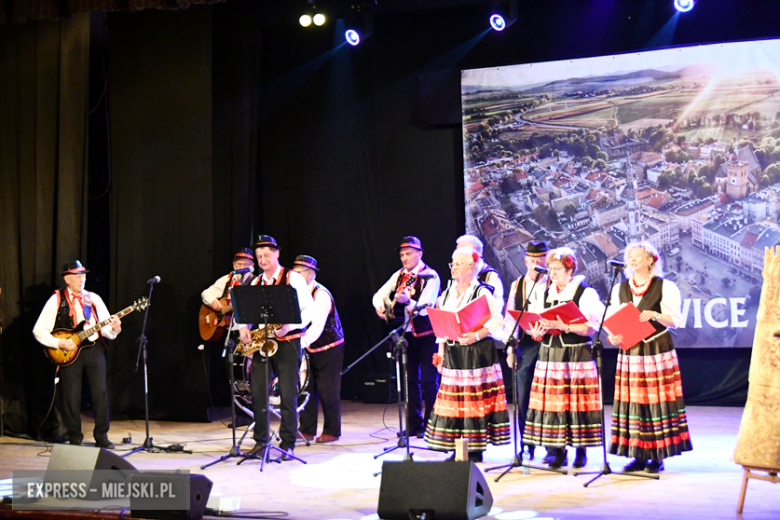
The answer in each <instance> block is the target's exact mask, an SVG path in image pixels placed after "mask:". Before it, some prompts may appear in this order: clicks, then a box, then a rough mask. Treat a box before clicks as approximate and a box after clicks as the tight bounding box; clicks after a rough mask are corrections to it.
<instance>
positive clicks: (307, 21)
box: [298, 14, 311, 27]
mask: <svg viewBox="0 0 780 520" xmlns="http://www.w3.org/2000/svg"><path fill="white" fill-rule="evenodd" d="M298 22H299V23H300V24H301V25H302V26H303V27H308V26H310V25H311V15H308V14H304V15H301V17H300V18H298Z"/></svg>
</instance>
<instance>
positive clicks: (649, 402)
mask: <svg viewBox="0 0 780 520" xmlns="http://www.w3.org/2000/svg"><path fill="white" fill-rule="evenodd" d="M625 256H626V270H625V271H624V272H625V274H626V277H628V281H625V282H623V283H621V284H620V285H618V286H616V287H615V288H614V289H613V291H612V299H611V302H612V304H611V305H610V308H609V311H608V313H609V314H611V313H613V312H615V311H617V310H618V309H619V308H620V307H622V306H623V305H625V304H627V303H628V302H633V303H634V305H636V306H637V308H638V309H639V310H640V311H641V314H640V315H639V320H640V321H643V322H647V321H649V322H650V324H651V325H652V326H653V327H654V328H655V330H656V332H655V334H653V335H651V336H650V337H648V338H646V339H644V340H642V341H640V342H639V343H637V344H636V345H634V346H633V347H631V348H630V349H628V350H623V349H620V350H619V351H618V358H617V372H616V374H615V401H614V405H613V406H612V443H611V444H610V447H609V452H610V453H612V454H615V455H622V456H624V457H633V458H634V460H633V461H632V462H631V463H630V464H628V465H627V466H626V467H625V470H626V471H641V470H643V469H644V470H647V472H648V473H658V472H659V471H662V470H663V469H664V463H663V461H664V459H665V458H667V457H673V456H674V455H679V454H680V453H682V452H683V451H690V450H691V449H692V448H691V437H690V434H689V432H688V420H687V418H686V415H685V403H684V402H683V393H682V382H681V380H680V365H679V363H678V361H677V352H676V351H675V350H674V343H673V342H672V335H671V333H670V332H669V329H670V328H674V327H679V326H681V325H682V324H683V323H682V314H681V301H682V299H681V297H680V289H679V288H678V287H677V286H676V285H675V284H674V283H673V282H671V281H670V280H664V279H663V278H662V277H663V265H662V260H661V258H660V257H659V256H658V250H656V248H655V246H653V245H652V244H649V243H647V242H639V243H632V244H629V245H628V246H627V247H626V251H625ZM608 339H609V342H610V343H612V344H613V345H617V344H619V343H621V342H622V340H623V337H622V336H619V335H618V336H612V335H610V336H609V337H608Z"/></svg>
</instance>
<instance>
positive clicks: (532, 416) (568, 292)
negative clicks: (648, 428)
mask: <svg viewBox="0 0 780 520" xmlns="http://www.w3.org/2000/svg"><path fill="white" fill-rule="evenodd" d="M547 270H548V272H549V277H550V281H551V283H550V285H549V287H548V288H547V290H546V291H545V293H544V298H543V299H542V302H541V304H540V305H537V306H536V308H534V309H531V310H532V311H533V312H540V311H542V310H544V309H545V308H549V307H553V306H555V305H558V304H562V303H566V302H574V304H575V305H577V307H579V309H580V312H582V314H583V315H585V317H586V318H587V321H586V322H585V323H578V324H567V323H564V322H563V321H561V320H560V318H558V317H556V319H555V320H540V321H538V322H536V323H535V324H534V327H533V329H532V330H531V334H532V335H533V337H534V339H537V340H541V347H540V348H539V360H538V361H537V362H536V368H535V370H534V381H533V384H532V386H531V399H530V402H529V406H528V416H527V418H526V423H525V438H524V439H523V442H524V443H526V444H536V445H541V446H544V447H546V448H548V449H550V451H551V452H552V454H553V455H552V457H548V458H546V459H545V460H546V461H548V462H549V464H550V467H551V468H560V467H561V466H565V465H566V464H567V463H568V458H567V454H566V446H567V445H568V446H573V447H575V448H576V456H575V459H574V464H573V467H575V468H581V467H583V466H584V465H585V464H586V463H587V460H588V459H587V456H586V452H585V448H586V447H587V446H601V443H602V438H601V423H602V411H601V396H600V394H599V381H598V372H597V371H596V365H595V363H594V362H593V359H592V357H591V345H592V341H591V336H592V335H593V334H594V333H595V332H596V330H597V327H598V325H597V324H598V323H599V320H600V319H601V315H602V313H603V312H604V304H603V303H601V299H600V298H599V295H598V293H597V292H596V291H595V289H593V288H592V287H589V286H588V284H587V283H585V277H584V276H581V275H577V276H575V275H574V273H576V272H577V256H576V254H575V253H574V251H573V250H572V249H570V248H568V247H559V248H558V249H553V250H552V251H550V252H549V253H547Z"/></svg>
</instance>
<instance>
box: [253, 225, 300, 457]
mask: <svg viewBox="0 0 780 520" xmlns="http://www.w3.org/2000/svg"><path fill="white" fill-rule="evenodd" d="M255 256H256V257H257V264H258V266H259V267H260V269H261V270H262V271H263V272H262V273H261V274H260V275H259V276H257V277H256V278H255V279H254V280H252V285H258V284H260V285H290V286H292V287H293V288H294V289H295V292H296V293H297V295H298V306H299V307H300V311H301V323H288V324H283V325H282V328H280V329H279V330H277V331H276V333H275V336H276V338H275V341H276V342H277V343H278V344H279V350H278V351H277V353H276V354H275V355H273V356H272V357H270V358H268V362H269V363H270V366H269V367H268V369H269V370H268V376H269V377H270V376H271V375H272V374H273V373H276V375H277V377H278V378H279V393H280V398H281V405H280V409H281V410H280V411H281V417H282V425H281V428H280V430H279V436H280V437H281V439H282V442H281V444H280V446H279V447H280V448H281V449H282V450H285V451H286V452H287V453H285V454H284V455H282V460H291V459H292V457H291V455H294V451H293V450H294V449H295V441H296V439H297V437H298V404H297V398H298V371H299V370H300V362H301V339H300V338H301V336H302V335H303V325H304V324H306V323H310V322H311V320H312V315H313V312H314V301H313V300H312V297H311V293H310V292H309V288H308V287H307V286H306V280H304V278H303V276H301V275H300V274H298V273H296V272H295V271H293V270H291V269H287V268H286V267H282V266H281V265H279V245H278V244H277V243H276V240H275V239H274V237H272V236H269V235H260V237H259V238H258V240H257V243H256V244H255ZM251 326H252V325H245V324H242V325H240V328H239V336H240V338H241V341H242V342H244V343H246V344H249V343H251V341H252V338H251V337H250V334H249V328H250V327H251ZM257 326H258V327H259V326H261V325H259V324H258V325H257ZM249 381H250V387H251V391H252V411H253V412H254V415H255V430H254V439H255V442H256V443H257V445H256V446H255V447H254V448H252V450H250V452H249V453H250V454H252V455H254V454H256V453H258V452H259V451H262V450H263V448H265V445H266V444H268V443H269V442H271V440H270V439H269V438H268V391H269V389H270V384H271V381H269V380H268V379H267V377H266V370H265V366H264V359H263V357H262V356H261V354H260V353H259V352H257V353H255V355H254V356H253V357H252V372H251V374H250V377H249Z"/></svg>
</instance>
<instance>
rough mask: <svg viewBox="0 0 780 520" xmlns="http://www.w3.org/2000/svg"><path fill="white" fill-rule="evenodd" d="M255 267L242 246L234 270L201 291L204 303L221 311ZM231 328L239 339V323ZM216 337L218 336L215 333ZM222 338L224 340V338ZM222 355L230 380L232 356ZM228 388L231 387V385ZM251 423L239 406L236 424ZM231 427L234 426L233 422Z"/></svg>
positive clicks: (250, 277)
mask: <svg viewBox="0 0 780 520" xmlns="http://www.w3.org/2000/svg"><path fill="white" fill-rule="evenodd" d="M254 268H255V256H254V255H253V254H252V251H251V250H250V249H249V248H246V247H245V248H242V249H241V250H240V251H238V252H237V253H236V254H235V255H234V256H233V271H231V272H230V273H228V274H226V275H224V276H221V277H219V278H218V279H217V281H216V282H214V284H213V285H212V286H211V287H209V288H208V289H206V290H205V291H203V292H202V293H200V298H201V300H202V301H203V304H204V305H207V306H208V307H210V308H211V309H212V310H214V311H216V312H220V311H221V310H222V302H221V301H220V300H223V299H225V298H227V301H228V303H230V288H231V287H235V286H236V285H248V284H249V283H250V282H251V281H252V278H254V276H253V275H252V273H253V272H254ZM245 269H248V271H247V272H245V273H236V271H241V270H245ZM229 328H230V334H231V338H230V339H231V340H233V341H235V340H237V339H238V324H237V323H232V322H231V323H230V327H229ZM215 337H218V336H216V334H215ZM213 339H214V338H212V340H213ZM222 339H223V340H224V338H222ZM221 350H222V349H221V348H220V352H221ZM222 356H223V358H224V363H225V367H226V368H227V372H226V374H227V381H230V371H231V370H233V367H232V366H230V357H229V356H226V355H225V354H224V353H223V354H222ZM220 363H221V362H220ZM220 380H221V379H220ZM227 388H229V386H228V387H227ZM249 424H252V420H251V419H250V418H249V416H248V415H246V414H245V413H244V412H243V411H241V409H240V408H239V409H238V410H237V415H236V426H247V425H249ZM229 427H232V424H231V425H230V426H229Z"/></svg>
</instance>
